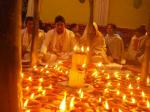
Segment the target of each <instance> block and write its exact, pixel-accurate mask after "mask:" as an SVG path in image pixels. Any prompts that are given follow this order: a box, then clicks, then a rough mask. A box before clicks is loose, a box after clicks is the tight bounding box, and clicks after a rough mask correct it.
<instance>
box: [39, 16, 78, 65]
mask: <svg viewBox="0 0 150 112" xmlns="http://www.w3.org/2000/svg"><path fill="white" fill-rule="evenodd" d="M74 43H75V39H74V33H73V32H72V31H70V30H68V29H66V28H65V19H64V17H62V16H60V15H59V16H57V17H56V18H55V28H54V29H51V30H49V31H48V32H47V34H46V37H45V40H44V41H43V44H42V48H41V53H42V55H43V56H42V60H43V61H44V62H47V63H49V64H51V63H53V62H55V61H56V60H57V59H59V58H60V59H64V58H69V56H70V55H71V52H72V50H73V46H74Z"/></svg>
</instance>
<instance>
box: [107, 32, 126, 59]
mask: <svg viewBox="0 0 150 112" xmlns="http://www.w3.org/2000/svg"><path fill="white" fill-rule="evenodd" d="M105 39H106V44H107V47H108V50H109V52H110V55H111V57H112V58H113V59H117V60H121V59H122V58H123V56H124V44H123V40H122V38H121V37H120V36H119V35H118V34H114V35H113V36H109V35H108V34H107V35H106V37H105Z"/></svg>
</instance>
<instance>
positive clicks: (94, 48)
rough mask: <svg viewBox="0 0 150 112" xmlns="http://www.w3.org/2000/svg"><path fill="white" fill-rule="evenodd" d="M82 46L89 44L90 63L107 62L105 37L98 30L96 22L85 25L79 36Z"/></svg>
mask: <svg viewBox="0 0 150 112" xmlns="http://www.w3.org/2000/svg"><path fill="white" fill-rule="evenodd" d="M81 40H82V44H83V45H84V46H89V48H90V52H89V61H90V63H97V62H103V63H109V61H108V59H107V55H106V44H105V39H104V37H103V35H102V33H101V32H99V30H98V26H97V24H96V23H93V24H92V25H87V26H86V28H85V31H84V33H83V36H82V38H81Z"/></svg>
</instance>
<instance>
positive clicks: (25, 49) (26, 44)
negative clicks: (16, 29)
mask: <svg viewBox="0 0 150 112" xmlns="http://www.w3.org/2000/svg"><path fill="white" fill-rule="evenodd" d="M38 32H39V35H38V39H37V49H38V51H40V49H41V45H42V44H41V43H42V41H43V39H44V38H45V33H44V31H43V30H40V29H39V30H38ZM21 37H22V56H23V57H22V58H23V59H25V60H29V59H30V52H31V44H32V34H29V33H28V31H27V28H25V29H23V30H22V33H21Z"/></svg>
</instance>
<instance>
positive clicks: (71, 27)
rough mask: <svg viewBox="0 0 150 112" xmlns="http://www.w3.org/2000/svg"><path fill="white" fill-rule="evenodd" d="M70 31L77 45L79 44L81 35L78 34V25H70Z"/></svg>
mask: <svg viewBox="0 0 150 112" xmlns="http://www.w3.org/2000/svg"><path fill="white" fill-rule="evenodd" d="M70 30H71V31H73V33H74V34H75V39H76V42H77V44H78V45H80V44H81V34H80V33H79V26H78V24H75V23H73V24H71V25H70Z"/></svg>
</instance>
